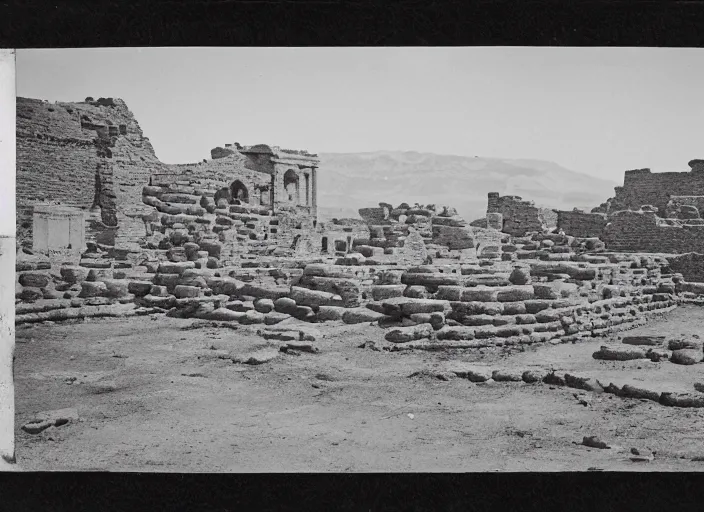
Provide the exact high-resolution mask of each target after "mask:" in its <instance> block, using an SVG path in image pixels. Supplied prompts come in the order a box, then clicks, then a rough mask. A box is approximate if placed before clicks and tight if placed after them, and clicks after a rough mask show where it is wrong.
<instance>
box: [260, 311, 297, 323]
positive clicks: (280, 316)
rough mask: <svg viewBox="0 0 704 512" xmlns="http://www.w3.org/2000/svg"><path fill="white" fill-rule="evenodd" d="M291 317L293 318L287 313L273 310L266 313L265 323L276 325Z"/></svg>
mask: <svg viewBox="0 0 704 512" xmlns="http://www.w3.org/2000/svg"><path fill="white" fill-rule="evenodd" d="M289 318H291V316H290V315H287V314H286V313H277V312H276V311H271V312H270V313H266V314H265V315H264V325H276V324H278V323H281V322H283V321H284V320H287V319H289Z"/></svg>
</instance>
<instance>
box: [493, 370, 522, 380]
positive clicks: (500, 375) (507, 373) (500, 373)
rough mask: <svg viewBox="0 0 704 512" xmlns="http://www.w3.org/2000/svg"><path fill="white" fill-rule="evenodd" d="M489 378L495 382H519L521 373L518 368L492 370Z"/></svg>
mask: <svg viewBox="0 0 704 512" xmlns="http://www.w3.org/2000/svg"><path fill="white" fill-rule="evenodd" d="M491 378H492V379H494V380H495V381H497V382H521V381H522V380H523V374H522V372H521V371H520V370H494V371H493V372H492V373H491Z"/></svg>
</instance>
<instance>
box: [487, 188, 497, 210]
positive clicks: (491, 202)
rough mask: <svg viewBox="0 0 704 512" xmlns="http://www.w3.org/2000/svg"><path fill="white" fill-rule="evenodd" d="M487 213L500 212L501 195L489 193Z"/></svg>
mask: <svg viewBox="0 0 704 512" xmlns="http://www.w3.org/2000/svg"><path fill="white" fill-rule="evenodd" d="M486 211H487V213H495V212H498V211H499V193H498V192H489V196H488V201H487V207H486Z"/></svg>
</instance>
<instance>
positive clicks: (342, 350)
mask: <svg viewBox="0 0 704 512" xmlns="http://www.w3.org/2000/svg"><path fill="white" fill-rule="evenodd" d="M192 322H193V321H192V320H177V319H169V318H164V317H155V318H152V317H140V318H135V319H106V320H100V321H90V322H84V323H74V324H56V325H37V326H33V327H20V328H18V330H17V347H16V364H15V382H16V434H17V454H16V455H17V467H18V469H21V470H79V471H91V470H102V471H105V470H112V471H160V472H164V471H167V472H168V471H179V472H211V471H217V472H222V471H225V472H274V471H276V472H279V471H283V472H290V471H295V472H306V471H324V472H327V471H334V472H339V471H381V472H389V471H391V472H396V471H402V472H403V471H414V472H415V471H423V472H433V471H452V472H455V471H462V472H464V471H586V470H588V469H590V468H596V469H603V470H617V471H651V470H655V471H701V470H704V462H697V461H696V460H692V459H693V458H696V457H697V456H704V434H703V432H704V428H703V427H704V409H680V408H670V407H664V406H661V405H659V404H657V403H654V402H651V401H647V400H635V399H622V398H618V397H615V396H613V395H610V394H600V395H597V394H590V393H587V395H590V400H591V404H590V405H588V406H584V405H580V403H579V402H578V400H577V398H575V396H574V395H575V393H576V392H577V390H574V389H570V388H566V387H565V388H563V387H559V386H558V387H556V386H548V385H546V384H542V383H539V384H525V383H522V382H520V383H504V382H501V383H499V382H493V381H490V383H484V384H473V383H471V382H469V381H468V380H466V379H451V380H449V381H442V380H439V379H437V378H435V377H433V376H422V375H421V376H416V377H409V375H411V374H413V373H414V372H417V371H419V370H424V369H430V370H433V371H438V370H442V369H443V368H445V367H446V366H447V365H448V364H449V363H450V362H452V361H477V362H480V363H486V364H489V365H490V366H491V367H492V368H493V369H497V368H517V369H522V370H523V369H529V368H531V367H549V366H551V365H552V366H553V367H554V368H555V369H563V370H572V371H580V372H583V373H585V374H589V375H592V376H595V377H598V378H600V379H605V380H607V381H608V380H612V381H616V380H618V379H621V380H624V379H626V380H630V381H632V382H636V383H637V382H643V383H658V384H659V385H661V386H669V387H672V388H673V389H682V390H687V391H693V389H692V385H693V383H694V382H697V381H704V364H699V365H695V366H686V367H685V366H678V365H675V364H672V363H669V362H662V363H651V362H650V361H647V360H639V361H629V362H612V361H596V360H594V359H592V357H591V354H592V352H594V351H595V350H597V349H598V347H599V345H601V344H603V343H605V341H606V340H604V339H599V340H595V341H590V342H583V343H579V344H563V345H554V346H553V345H542V346H539V347H530V348H527V349H526V350H524V351H519V352H514V353H509V352H507V351H506V350H503V349H492V350H489V349H486V350H483V351H482V352H483V353H480V352H479V351H473V352H469V351H457V352H454V353H453V352H434V353H433V352H422V351H414V352H387V351H383V350H382V351H378V350H373V349H370V348H368V347H367V348H359V346H360V344H362V343H364V342H368V341H370V340H371V341H376V342H377V343H380V342H381V341H382V339H383V338H382V335H383V331H382V330H381V329H379V328H378V327H373V326H369V325H357V326H345V325H338V326H332V325H328V324H323V325H319V326H315V327H316V329H318V330H319V331H320V332H321V333H324V334H325V335H326V336H325V337H324V338H323V339H322V340H319V341H317V342H316V343H315V345H316V346H317V347H319V348H320V353H318V354H310V353H301V354H300V355H287V354H283V353H282V354H281V355H280V356H279V357H278V358H277V359H275V360H273V361H271V362H268V363H265V364H262V365H257V366H251V365H246V364H237V363H233V362H231V361H230V360H226V359H219V358H218V357H217V354H221V353H222V351H228V352H230V353H232V354H245V353H247V352H250V351H251V350H254V349H257V348H258V347H263V346H267V345H268V343H267V342H266V341H265V340H263V339H262V338H261V337H259V336H257V335H256V333H254V332H252V330H250V329H256V328H240V329H239V330H231V329H222V328H221V329H216V328H200V329H191V330H188V329H185V330H184V329H183V327H186V326H188V325H190V324H192ZM703 325H704V308H696V307H681V308H678V309H676V310H675V311H674V312H672V313H669V314H668V315H667V316H665V317H663V318H661V319H659V320H657V321H653V322H650V323H649V324H647V325H646V326H643V327H640V328H638V329H636V330H633V331H630V332H629V333H628V334H629V335H630V334H637V333H648V334H667V335H675V334H679V333H681V334H688V333H689V334H692V333H698V334H703V335H704V333H702V331H703V330H704V329H703V328H702V326H703ZM280 344H281V343H276V344H275V346H277V347H278V346H279V345H280ZM72 381H73V382H74V383H71V382H72ZM67 407H74V408H76V409H77V410H78V413H79V415H80V420H79V421H74V422H71V423H69V424H67V425H63V426H61V427H51V428H49V429H47V430H45V431H44V432H42V433H40V434H37V435H30V434H27V433H25V432H24V431H22V430H21V426H22V425H23V424H24V423H26V422H27V421H29V420H31V419H32V418H33V417H34V415H35V414H36V413H38V412H40V411H46V410H53V409H61V408H67ZM409 414H410V415H411V416H409ZM588 435H596V436H599V437H600V438H601V439H603V440H604V441H606V442H607V443H609V444H611V445H613V447H612V448H611V449H595V448H588V447H586V446H583V445H581V444H579V443H581V441H582V438H583V437H584V436H588ZM633 447H635V448H639V449H641V450H642V449H650V450H653V451H655V456H654V459H653V460H652V461H651V462H633V461H631V460H630V448H633Z"/></svg>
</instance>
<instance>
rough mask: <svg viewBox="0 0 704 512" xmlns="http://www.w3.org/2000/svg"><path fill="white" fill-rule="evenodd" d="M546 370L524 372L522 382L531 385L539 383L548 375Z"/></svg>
mask: <svg viewBox="0 0 704 512" xmlns="http://www.w3.org/2000/svg"><path fill="white" fill-rule="evenodd" d="M548 373H549V372H548V371H547V370H526V371H524V372H523V374H522V375H521V378H522V379H523V382H527V383H529V384H532V383H534V382H541V381H542V380H543V379H544V378H545V377H546V376H547V374H548Z"/></svg>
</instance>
